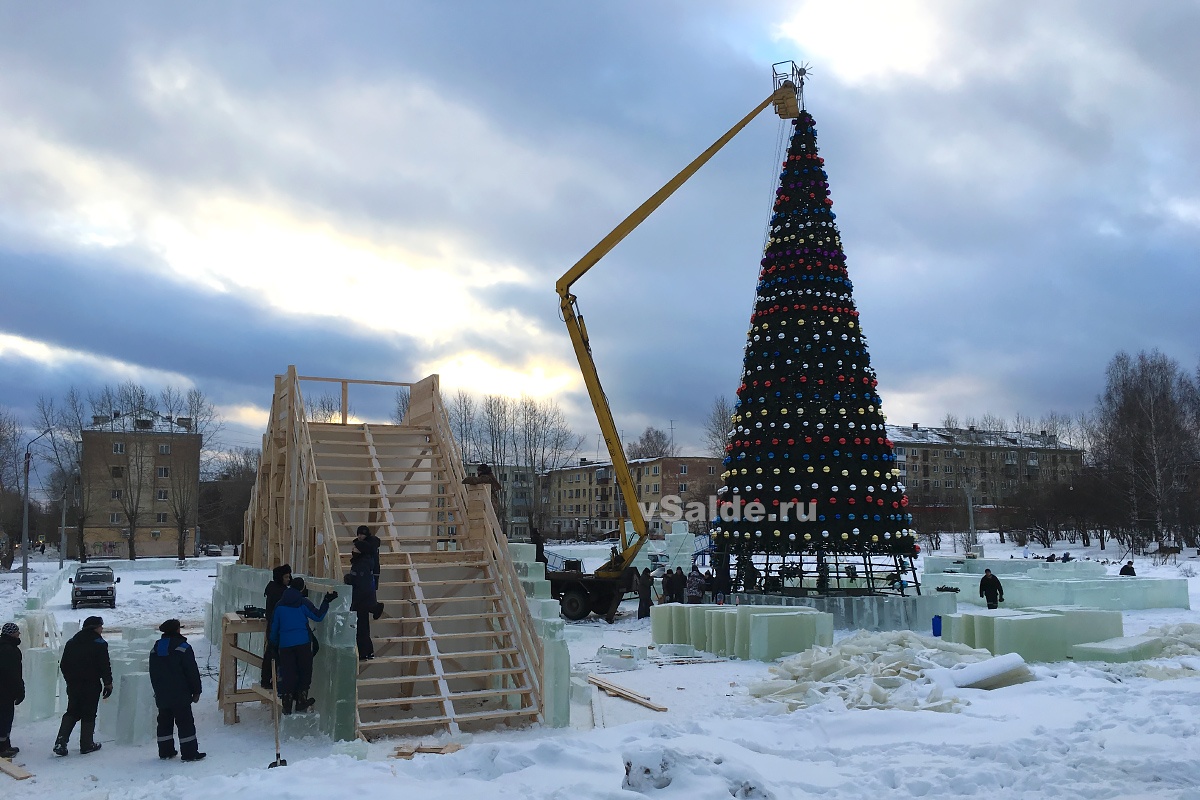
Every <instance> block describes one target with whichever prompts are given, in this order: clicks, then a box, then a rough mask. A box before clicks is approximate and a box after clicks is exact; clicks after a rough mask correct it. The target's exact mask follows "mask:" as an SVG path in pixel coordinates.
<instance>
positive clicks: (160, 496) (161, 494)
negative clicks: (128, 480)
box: [154, 489, 168, 500]
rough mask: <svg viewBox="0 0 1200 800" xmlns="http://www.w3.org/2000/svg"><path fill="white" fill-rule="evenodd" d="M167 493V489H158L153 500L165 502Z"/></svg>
mask: <svg viewBox="0 0 1200 800" xmlns="http://www.w3.org/2000/svg"><path fill="white" fill-rule="evenodd" d="M167 491H168V490H167V489H159V490H158V493H157V494H156V496H155V498H154V499H155V500H166V499H167Z"/></svg>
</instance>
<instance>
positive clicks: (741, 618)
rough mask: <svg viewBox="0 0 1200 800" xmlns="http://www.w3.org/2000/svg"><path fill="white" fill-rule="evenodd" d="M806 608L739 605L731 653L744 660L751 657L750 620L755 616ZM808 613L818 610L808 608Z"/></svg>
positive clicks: (801, 610) (792, 611)
mask: <svg viewBox="0 0 1200 800" xmlns="http://www.w3.org/2000/svg"><path fill="white" fill-rule="evenodd" d="M805 610H806V609H805V607H803V606H758V605H754V606H738V607H737V634H736V638H735V639H734V642H733V647H732V649H731V650H732V652H731V653H730V654H731V655H733V656H735V657H736V658H740V659H741V660H743V661H745V660H747V659H749V658H750V635H751V628H750V621H751V619H752V618H753V617H755V616H758V615H761V614H791V613H795V612H797V611H799V612H802V613H803V612H804V611H805ZM808 613H816V612H815V611H813V610H811V609H808Z"/></svg>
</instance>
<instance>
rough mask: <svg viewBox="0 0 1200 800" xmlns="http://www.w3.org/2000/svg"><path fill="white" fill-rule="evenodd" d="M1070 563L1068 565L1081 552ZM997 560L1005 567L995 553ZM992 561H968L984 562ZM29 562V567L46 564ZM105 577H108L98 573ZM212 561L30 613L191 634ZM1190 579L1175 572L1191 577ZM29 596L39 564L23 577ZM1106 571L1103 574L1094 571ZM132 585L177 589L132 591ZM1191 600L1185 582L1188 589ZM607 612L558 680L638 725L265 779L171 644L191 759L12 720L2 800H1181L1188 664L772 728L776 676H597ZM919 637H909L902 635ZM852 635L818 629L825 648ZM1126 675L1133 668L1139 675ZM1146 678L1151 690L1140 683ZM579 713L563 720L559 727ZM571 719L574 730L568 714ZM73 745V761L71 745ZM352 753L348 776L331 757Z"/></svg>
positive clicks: (303, 767)
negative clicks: (571, 679) (568, 673)
mask: <svg viewBox="0 0 1200 800" xmlns="http://www.w3.org/2000/svg"><path fill="white" fill-rule="evenodd" d="M1063 549H1070V550H1071V551H1072V554H1073V555H1076V556H1077V557H1082V556H1088V555H1092V556H1093V557H1095V553H1093V552H1091V551H1083V550H1082V548H1076V547H1069V548H1066V547H1063V546H1061V545H1060V546H1059V547H1058V548H1057V550H1058V551H1059V552H1061V551H1062V550H1063ZM1012 552H1014V553H1016V555H1017V557H1018V558H1019V557H1020V553H1019V551H1017V550H1016V549H1012ZM1008 553H1009V550H1008V549H1007V548H1001V547H1000V546H998V545H995V544H993V543H989V544H988V556H989V557H996V556H997V555H999V557H1006V556H1007V555H1008ZM48 555H49V554H48ZM109 563H113V562H109ZM215 563H217V559H196V560H194V561H190V562H189V567H188V568H187V569H184V570H180V569H177V568H176V567H175V566H174V562H172V561H169V560H163V561H158V562H150V561H147V562H139V563H138V564H137V565H136V567H137V569H129V568H128V566H129V565H123V564H121V563H120V562H115V563H113V566H114V567H115V568H116V569H117V570H118V574H120V575H121V576H122V578H123V580H122V582H121V584H120V585H119V591H120V594H119V601H118V607H117V609H115V610H108V609H99V610H92V609H80V610H79V611H77V612H72V611H71V610H70V606H69V594H67V593H66V590H60V591H59V592H58V593H57V595H56V596H55V598H53V599H52V601H51V603H50V605H49V606H48V610H50V611H53V612H54V613H55V614H56V615H57V617H58V619H59V621H60V622H61V621H63V620H66V619H76V618H78V619H82V618H83V617H84V616H87V615H88V614H91V613H98V614H100V615H101V616H104V617H105V620H106V622H107V623H108V625H109V631H110V632H111V631H112V630H113V629H114V628H120V627H122V626H126V625H135V626H149V625H157V624H158V623H159V622H161V621H162V620H163V619H165V618H167V617H169V616H177V617H179V618H180V619H182V620H183V621H184V625H185V629H189V630H193V631H199V629H200V628H201V623H202V617H203V607H204V603H205V601H206V600H207V599H208V594H209V592H210V590H211V586H212V580H213V579H212V577H210V576H212V575H213V574H214V572H215V570H214V569H213V566H214V565H215ZM1193 563H1194V562H1193ZM34 567H35V568H34V571H33V573H32V575H31V579H32V580H31V584H32V586H31V588H33V589H36V586H37V585H38V584H40V583H41V582H42V581H44V580H47V579H49V578H50V576H52V575H53V573H54V572H55V571H56V568H57V563H56V562H49V561H35V563H34ZM1137 568H1138V574H1139V575H1143V574H1145V575H1153V574H1158V573H1161V574H1163V575H1171V576H1177V575H1179V569H1178V568H1177V567H1174V566H1162V567H1154V566H1151V565H1150V564H1149V563H1148V562H1146V563H1143V562H1142V561H1141V559H1137ZM1116 570H1117V565H1115V564H1114V565H1113V566H1112V567H1111V568H1110V571H1111V572H1114V573H1115V571H1116ZM134 580H179V583H167V584H150V585H137V584H135V583H134ZM1189 586H1190V588H1191V592H1192V594H1193V595H1194V597H1193V603H1196V602H1197V601H1198V600H1200V578H1192V577H1189ZM23 605H24V597H23V595H22V593H21V589H20V573H19V572H13V573H10V574H6V575H0V619H2V620H7V619H10V618H11V617H12V615H13V613H15V611H16V610H18V609H19V608H21V607H23ZM634 608H635V605H631V604H626V606H625V607H624V612H623V614H622V616H621V618H620V619H618V621H617V623H616V624H615V625H611V626H610V625H607V624H605V623H604V622H603V621H599V620H588V621H585V622H581V623H575V624H568V637H569V647H570V651H571V657H572V663H573V665H574V666H575V667H576V668H577V669H582V670H588V671H591V672H601V671H603V672H605V673H606V678H607V679H608V680H611V681H613V682H614V683H617V684H619V685H621V686H624V687H627V688H629V689H632V690H634V691H636V692H639V693H641V694H644V695H647V696H649V697H650V698H651V699H652V700H653V701H654V702H656V703H659V704H661V705H664V706H667V708H668V710H667V711H666V712H661V713H659V712H655V711H652V710H650V709H647V708H643V707H641V706H638V705H635V704H633V703H630V702H627V701H625V700H621V699H618V698H610V697H607V696H603V695H599V696H597V697H595V698H594V700H593V704H592V708H593V709H594V710H595V716H596V719H597V720H598V721H599V723H600V724H601V725H602V726H603V727H597V728H594V729H583V728H582V726H581V727H578V728H572V729H543V728H532V729H527V730H516V731H496V732H488V733H480V734H475V735H471V736H463V737H461V738H460V740H459V741H460V743H462V744H463V745H464V748H463V749H462V750H460V751H458V752H455V753H450V754H447V755H422V754H418V755H416V756H415V757H414V758H413V759H412V760H411V761H406V760H396V759H391V758H389V755H390V754H391V752H392V749H393V747H394V745H395V744H396V742H395V741H392V742H375V743H371V744H369V745H347V744H343V743H333V742H330V741H328V740H327V739H323V738H316V737H314V738H308V739H302V740H292V741H288V740H285V741H284V742H283V745H282V755H283V757H284V758H285V759H287V761H288V764H289V765H288V766H287V767H283V768H279V769H271V770H268V769H267V764H269V763H270V762H271V761H273V760H274V757H275V747H274V740H273V735H272V732H271V722H270V717H269V715H268V713H267V711H266V709H265V708H261V707H255V706H243V707H242V722H241V723H240V724H238V725H232V726H226V725H224V724H222V721H221V714H220V712H219V710H218V709H217V707H216V703H215V702H214V696H215V689H216V667H217V654H216V653H215V652H210V648H209V643H208V642H207V641H205V640H204V638H203V636H202V635H201V634H200V633H199V632H197V633H196V634H195V635H192V636H191V641H192V644H193V645H194V646H195V648H196V651H197V653H198V656H199V658H200V664H201V668H202V670H204V671H205V694H204V697H203V699H202V701H201V702H200V703H199V704H198V705H197V706H196V707H195V710H196V715H197V723H198V727H199V738H200V744H201V748H202V749H203V750H205V751H207V752H208V754H209V757H208V759H206V760H205V761H203V762H199V763H195V764H182V763H180V762H178V761H169V762H162V761H159V760H158V758H157V756H156V751H155V748H154V746H153V745H146V746H123V745H117V744H116V743H115V742H113V741H106V740H104V739H101V741H102V742H103V743H104V745H105V747H104V749H103V750H101V751H100V752H98V753H95V754H92V755H88V756H81V755H79V754H78V752H77V751H76V750H75V749H73V750H72V752H71V755H70V756H68V757H67V758H56V757H54V756H53V755H52V754H51V753H50V745H51V743H52V742H53V739H54V732H55V730H56V728H57V725H58V720H57V719H51V720H45V721H42V722H37V723H33V724H29V723H25V724H21V723H19V724H18V725H17V726H16V728H15V729H14V732H13V740H14V742H15V743H16V744H17V745H19V746H20V747H21V748H22V752H21V754H20V755H19V756H18V757H17V762H18V763H21V764H24V765H25V766H26V768H28V769H29V770H30V771H31V772H33V773H34V774H35V777H34V778H33V779H31V780H28V781H21V782H17V781H13V780H11V779H9V778H7V777H5V776H2V775H0V787H2V792H3V797H4V798H5V799H6V800H8V798H12V799H13V800H25V798H35V797H36V798H38V800H67V798H71V799H72V800H92V799H93V798H94V799H95V800H101V799H102V798H103V799H104V800H115V799H116V798H154V799H155V800H159V799H160V798H162V797H184V796H186V797H187V798H188V800H236V799H237V798H255V800H260V798H262V797H266V796H275V795H278V794H280V793H288V794H297V793H299V792H303V794H304V795H305V796H312V797H325V798H342V797H350V796H355V797H358V796H379V797H384V796H391V795H394V794H396V793H405V794H411V795H413V796H419V797H421V798H422V800H441V799H442V798H454V800H461V799H462V798H463V797H480V798H483V797H486V798H489V799H490V798H521V799H522V800H533V799H536V798H557V799H560V800H577V799H579V798H585V799H587V798H597V799H598V800H606V799H607V798H613V799H614V800H615V798H629V797H636V796H638V795H644V796H647V797H653V798H662V799H663V800H674V799H675V798H686V799H687V800H707V799H708V798H727V797H732V798H757V799H759V800H762V799H765V798H775V799H777V800H785V799H786V798H804V797H820V798H828V799H830V800H842V799H843V798H846V799H849V798H862V797H889V798H890V797H899V798H910V797H924V798H948V797H962V796H970V795H979V796H988V797H989V798H1040V797H1057V798H1147V797H1155V798H1158V797H1162V798H1178V799H1179V800H1200V759H1197V758H1196V745H1195V741H1196V737H1197V735H1200V678H1198V677H1194V675H1196V673H1195V671H1194V667H1196V666H1200V658H1196V657H1195V656H1189V655H1186V654H1184V653H1183V652H1182V651H1181V652H1180V654H1179V655H1178V656H1175V657H1169V658H1161V659H1156V660H1154V661H1153V662H1147V664H1148V665H1150V666H1153V667H1156V669H1151V670H1145V669H1142V670H1140V671H1139V670H1134V669H1131V667H1133V666H1134V665H1124V664H1123V665H1113V666H1111V667H1109V666H1105V665H1103V664H1096V663H1088V664H1084V663H1072V662H1063V663H1057V664H1049V665H1041V664H1035V665H1031V669H1032V671H1033V674H1034V676H1035V678H1036V680H1034V681H1031V682H1028V683H1022V684H1019V685H1015V686H1009V687H1005V688H1001V689H995V690H990V691H985V690H980V689H968V688H955V687H949V688H942V691H943V692H944V693H945V695H946V696H947V697H950V696H953V697H954V698H956V699H957V700H958V701H959V702H958V703H956V704H955V706H956V710H955V713H938V712H934V711H924V710H915V711H914V710H899V709H892V708H883V709H877V708H872V709H854V708H847V706H846V703H845V702H844V701H842V700H841V699H840V698H839V697H836V696H830V697H829V698H828V699H827V700H826V701H825V702H821V703H818V704H815V705H812V706H809V707H805V708H799V709H797V710H795V711H791V712H789V711H788V710H787V707H786V706H785V705H784V704H781V703H777V702H772V701H770V700H767V699H760V698H756V697H754V696H752V695H751V693H750V691H749V686H750V685H752V684H754V683H757V682H762V681H767V680H772V679H776V678H777V677H778V676H777V675H776V674H774V673H772V672H771V670H770V666H771V665H768V664H762V663H757V662H738V661H724V660H720V659H716V658H712V657H708V656H707V655H706V654H701V657H700V658H697V659H686V658H669V657H659V658H651V659H647V660H645V661H643V662H641V663H640V668H639V669H635V670H631V671H622V672H610V671H606V670H603V668H602V666H601V664H600V661H599V659H598V658H597V651H598V650H599V648H600V647H602V646H607V647H614V648H622V647H635V648H637V647H648V646H649V645H650V627H649V620H636V619H634V618H633V617H634ZM1197 622H1200V612H1197V611H1187V610H1182V609H1159V610H1147V611H1136V612H1125V633H1126V635H1127V636H1132V635H1137V634H1140V633H1144V632H1146V631H1148V630H1149V629H1151V628H1157V627H1161V626H1164V625H1178V624H1184V623H1197ZM921 633H926V632H921ZM853 634H854V632H851V631H838V632H837V635H836V639H837V641H838V642H843V641H846V640H848V639H850V638H851V637H852V636H853ZM1144 666H1145V665H1143V667H1144ZM1147 675H1150V676H1151V677H1147ZM586 709H587V706H586V704H576V705H575V706H574V707H573V714H575V713H576V712H581V711H584V710H586ZM581 716H588V717H589V718H590V714H581ZM73 747H74V745H73ZM356 751H357V752H361V754H362V755H364V756H365V757H364V758H363V759H362V760H358V759H356V758H354V757H353V756H352V755H349V754H347V753H353V752H356Z"/></svg>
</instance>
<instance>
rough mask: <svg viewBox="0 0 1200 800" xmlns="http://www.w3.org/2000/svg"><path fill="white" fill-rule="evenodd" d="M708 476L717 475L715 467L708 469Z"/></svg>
mask: <svg viewBox="0 0 1200 800" xmlns="http://www.w3.org/2000/svg"><path fill="white" fill-rule="evenodd" d="M708 474H709V475H716V474H717V468H716V467H709V468H708Z"/></svg>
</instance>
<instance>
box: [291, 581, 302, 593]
mask: <svg viewBox="0 0 1200 800" xmlns="http://www.w3.org/2000/svg"><path fill="white" fill-rule="evenodd" d="M292 588H293V589H295V590H296V591H297V592H300V594H304V578H292Z"/></svg>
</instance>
